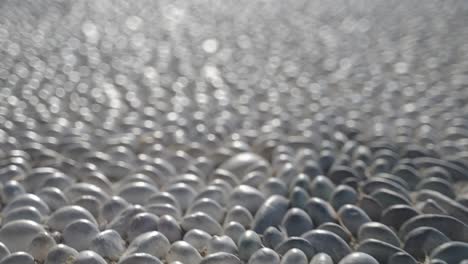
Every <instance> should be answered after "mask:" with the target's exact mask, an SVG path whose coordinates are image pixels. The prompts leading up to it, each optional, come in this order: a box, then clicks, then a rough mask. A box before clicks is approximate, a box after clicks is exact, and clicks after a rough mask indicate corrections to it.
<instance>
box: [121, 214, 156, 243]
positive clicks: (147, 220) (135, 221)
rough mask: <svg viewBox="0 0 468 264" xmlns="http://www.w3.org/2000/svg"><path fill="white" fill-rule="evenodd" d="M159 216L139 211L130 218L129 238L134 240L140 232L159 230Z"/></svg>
mask: <svg viewBox="0 0 468 264" xmlns="http://www.w3.org/2000/svg"><path fill="white" fill-rule="evenodd" d="M158 222H159V217H157V216H156V215H154V214H151V213H139V214H136V215H134V216H133V217H132V218H131V219H130V223H129V225H128V230H127V236H126V237H127V238H128V240H130V241H132V240H133V239H134V238H135V237H137V236H138V235H140V234H143V233H146V232H150V231H154V230H158Z"/></svg>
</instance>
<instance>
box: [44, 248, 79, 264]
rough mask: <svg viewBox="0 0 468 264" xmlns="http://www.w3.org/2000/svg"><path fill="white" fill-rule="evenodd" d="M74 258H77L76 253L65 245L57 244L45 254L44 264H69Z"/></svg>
mask: <svg viewBox="0 0 468 264" xmlns="http://www.w3.org/2000/svg"><path fill="white" fill-rule="evenodd" d="M76 256H78V251H76V250H75V249H73V248H71V247H69V246H67V245H63V244H58V245H56V246H54V247H53V248H52V249H51V250H50V251H49V253H48V254H47V258H46V261H45V264H63V263H67V261H68V262H71V261H73V260H74V259H75V257H76Z"/></svg>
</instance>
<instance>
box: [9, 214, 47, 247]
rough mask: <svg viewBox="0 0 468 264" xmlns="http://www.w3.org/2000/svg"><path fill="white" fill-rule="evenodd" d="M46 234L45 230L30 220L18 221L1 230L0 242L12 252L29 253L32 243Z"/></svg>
mask: <svg viewBox="0 0 468 264" xmlns="http://www.w3.org/2000/svg"><path fill="white" fill-rule="evenodd" d="M43 232H45V230H44V228H43V227H42V226H41V225H39V224H38V223H36V222H33V221H30V220H16V221H12V222H9V223H7V224H6V225H4V226H2V228H1V229H0V241H1V242H2V243H3V244H5V246H6V247H7V248H8V249H9V250H10V251H11V252H17V251H27V250H28V247H29V245H30V244H31V241H32V240H33V239H34V238H35V237H36V236H37V235H38V234H39V233H43Z"/></svg>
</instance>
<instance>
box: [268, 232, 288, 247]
mask: <svg viewBox="0 0 468 264" xmlns="http://www.w3.org/2000/svg"><path fill="white" fill-rule="evenodd" d="M286 238H287V236H286V235H285V234H284V233H283V232H281V230H279V229H278V228H276V227H273V226H270V227H268V228H267V229H266V230H265V232H263V244H264V245H265V246H266V247H269V248H271V249H274V248H276V247H277V246H278V245H279V244H280V243H281V242H283V241H285V240H286Z"/></svg>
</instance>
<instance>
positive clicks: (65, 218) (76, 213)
mask: <svg viewBox="0 0 468 264" xmlns="http://www.w3.org/2000/svg"><path fill="white" fill-rule="evenodd" d="M78 219H83V220H88V221H90V222H92V223H94V224H96V220H95V219H94V217H93V215H92V214H91V213H90V212H88V210H86V209H84V208H83V207H81V206H77V205H69V206H65V207H62V208H60V209H58V210H57V211H55V212H54V213H52V215H50V217H49V219H47V222H46V224H47V225H48V226H49V227H50V228H51V229H53V230H57V231H63V230H64V229H65V227H66V226H67V225H68V224H70V223H71V222H72V221H74V220H78Z"/></svg>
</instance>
